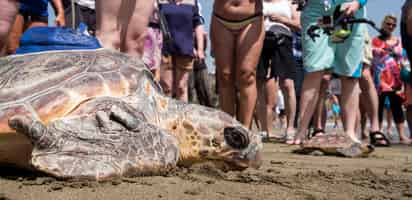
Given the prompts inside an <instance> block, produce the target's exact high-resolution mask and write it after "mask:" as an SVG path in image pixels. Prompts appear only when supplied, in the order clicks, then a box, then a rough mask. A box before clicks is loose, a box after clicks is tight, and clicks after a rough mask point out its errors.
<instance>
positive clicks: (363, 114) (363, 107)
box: [359, 81, 379, 142]
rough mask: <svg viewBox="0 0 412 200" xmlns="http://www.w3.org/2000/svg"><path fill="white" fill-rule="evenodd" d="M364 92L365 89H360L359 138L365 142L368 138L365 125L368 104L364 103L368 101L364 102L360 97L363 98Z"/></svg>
mask: <svg viewBox="0 0 412 200" xmlns="http://www.w3.org/2000/svg"><path fill="white" fill-rule="evenodd" d="M360 82H361V81H359V83H360ZM365 92H367V91H364V90H363V89H362V93H361V95H360V99H359V112H360V127H361V138H362V141H363V142H366V141H367V139H368V137H369V133H368V126H367V123H368V112H367V111H366V110H367V109H366V108H367V107H368V106H369V105H366V103H369V102H366V100H365V99H362V97H363V98H365V97H364V96H367V95H366V94H364V93H365ZM371 121H372V120H371ZM378 131H379V130H378Z"/></svg>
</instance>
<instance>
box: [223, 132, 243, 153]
mask: <svg viewBox="0 0 412 200" xmlns="http://www.w3.org/2000/svg"><path fill="white" fill-rule="evenodd" d="M242 130H243V129H242V127H228V128H225V129H224V131H223V135H224V137H225V141H226V143H227V144H228V145H229V146H231V147H233V148H235V149H244V148H246V147H247V146H248V145H249V137H248V134H247V132H245V131H242Z"/></svg>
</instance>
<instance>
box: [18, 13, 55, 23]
mask: <svg viewBox="0 0 412 200" xmlns="http://www.w3.org/2000/svg"><path fill="white" fill-rule="evenodd" d="M20 14H21V15H22V16H23V18H24V22H25V23H27V22H43V23H46V24H47V23H48V22H49V17H48V16H41V15H36V14H33V13H29V12H22V11H20Z"/></svg>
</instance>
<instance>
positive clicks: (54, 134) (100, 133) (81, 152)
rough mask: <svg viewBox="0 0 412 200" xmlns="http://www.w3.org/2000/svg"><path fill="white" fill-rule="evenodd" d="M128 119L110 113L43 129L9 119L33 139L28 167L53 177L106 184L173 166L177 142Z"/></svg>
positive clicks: (55, 123)
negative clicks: (103, 181)
mask: <svg viewBox="0 0 412 200" xmlns="http://www.w3.org/2000/svg"><path fill="white" fill-rule="evenodd" d="M114 113H117V114H114ZM119 113H120V118H116V116H117V117H119V115H118V114H119ZM105 116H109V117H105ZM124 116H126V118H123V117H124ZM131 116H132V113H129V112H127V111H124V110H118V109H117V108H115V109H111V110H110V111H98V112H96V114H92V115H84V116H77V117H71V118H62V119H59V120H55V121H53V122H51V123H49V124H48V125H47V126H44V125H42V124H41V123H40V125H41V126H40V125H39V122H35V121H31V120H30V119H25V118H17V119H13V120H10V125H12V126H11V127H15V128H16V129H18V130H19V132H21V133H23V134H25V135H28V136H29V137H30V138H31V139H32V141H33V144H34V149H33V152H32V159H31V165H33V166H34V168H36V169H38V170H40V171H43V172H46V173H48V174H51V175H53V176H55V177H59V178H76V179H89V180H107V179H110V178H115V177H122V176H137V175H147V174H157V173H162V172H165V171H168V170H169V169H170V168H171V167H174V166H175V165H176V163H177V160H178V157H179V150H178V147H177V140H176V139H175V138H174V137H172V136H170V135H169V134H167V133H165V132H164V131H163V130H161V129H159V128H157V127H155V126H153V125H150V124H148V123H146V122H144V121H142V120H140V118H138V117H136V118H135V119H133V120H132V119H130V118H129V117H131ZM125 119H127V120H126V121H125ZM108 120H110V121H108ZM129 120H132V121H129ZM119 121H121V122H122V123H119ZM102 122H103V123H102ZM125 122H126V124H127V126H125V124H124V123H125ZM44 141H47V143H45V142H44Z"/></svg>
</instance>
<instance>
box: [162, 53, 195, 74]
mask: <svg viewBox="0 0 412 200" xmlns="http://www.w3.org/2000/svg"><path fill="white" fill-rule="evenodd" d="M193 62H194V59H193V58H192V57H190V56H178V55H173V56H170V55H168V56H165V55H163V56H162V69H163V70H173V69H180V70H182V71H191V70H192V69H193Z"/></svg>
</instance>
